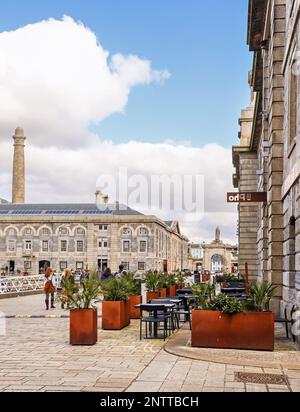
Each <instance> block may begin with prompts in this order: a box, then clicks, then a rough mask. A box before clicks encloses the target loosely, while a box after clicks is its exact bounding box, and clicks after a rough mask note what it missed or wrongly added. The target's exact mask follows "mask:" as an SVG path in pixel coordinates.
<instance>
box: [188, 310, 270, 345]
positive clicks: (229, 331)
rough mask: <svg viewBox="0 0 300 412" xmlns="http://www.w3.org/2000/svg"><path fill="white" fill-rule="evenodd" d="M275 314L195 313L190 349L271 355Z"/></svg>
mask: <svg viewBox="0 0 300 412" xmlns="http://www.w3.org/2000/svg"><path fill="white" fill-rule="evenodd" d="M274 329H275V328H274V313H273V312H243V313H237V314H234V315H227V314H224V313H222V312H217V311H205V310H194V311H193V314H192V347H200V348H218V349H221V348H222V349H248V350H262V351H274V340H275V330H274Z"/></svg>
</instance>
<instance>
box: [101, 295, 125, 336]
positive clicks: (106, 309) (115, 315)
mask: <svg viewBox="0 0 300 412" xmlns="http://www.w3.org/2000/svg"><path fill="white" fill-rule="evenodd" d="M129 324H130V305H129V301H128V302H113V301H107V302H102V329H103V330H121V329H123V328H125V327H126V326H128V325H129Z"/></svg>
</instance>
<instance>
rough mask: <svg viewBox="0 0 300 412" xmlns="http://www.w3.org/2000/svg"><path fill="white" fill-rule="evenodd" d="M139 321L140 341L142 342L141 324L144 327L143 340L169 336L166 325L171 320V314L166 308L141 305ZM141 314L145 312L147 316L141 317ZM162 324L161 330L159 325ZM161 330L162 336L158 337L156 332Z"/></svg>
mask: <svg viewBox="0 0 300 412" xmlns="http://www.w3.org/2000/svg"><path fill="white" fill-rule="evenodd" d="M140 309H141V313H142V316H141V319H140V340H142V335H143V324H145V325H146V336H145V337H144V338H145V339H162V338H163V339H164V340H166V338H167V337H168V334H169V335H170V330H169V327H168V323H169V321H170V318H171V314H170V312H169V311H168V309H167V308H166V306H164V305H162V304H159V305H156V304H147V305H141V306H140ZM143 312H147V313H148V316H145V317H144V316H143ZM161 324H163V327H162V329H161V327H160V325H161ZM148 327H149V335H148ZM159 330H163V332H164V334H163V337H160V336H159V335H158V331H159Z"/></svg>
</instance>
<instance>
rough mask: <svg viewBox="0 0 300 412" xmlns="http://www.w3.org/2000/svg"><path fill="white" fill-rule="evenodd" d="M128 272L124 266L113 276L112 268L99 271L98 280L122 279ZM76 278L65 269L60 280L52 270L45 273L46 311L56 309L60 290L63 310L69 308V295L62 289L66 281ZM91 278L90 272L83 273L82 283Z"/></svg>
mask: <svg viewBox="0 0 300 412" xmlns="http://www.w3.org/2000/svg"><path fill="white" fill-rule="evenodd" d="M126 273H127V272H126V271H125V270H124V266H123V265H120V266H119V270H118V272H116V273H115V274H112V271H111V270H110V268H106V269H105V270H104V271H100V270H99V271H98V274H97V275H98V278H99V280H107V279H110V278H111V277H117V278H118V277H121V276H122V275H124V274H126ZM72 278H74V273H73V271H72V270H70V269H65V270H64V273H63V275H62V277H61V278H60V279H59V278H58V276H57V275H56V273H55V272H54V270H53V269H52V268H47V270H46V272H45V284H44V292H45V305H46V310H49V309H55V306H54V303H55V292H57V290H58V289H60V294H61V299H60V300H61V308H62V309H64V308H65V306H66V305H67V308H68V298H67V293H66V291H65V289H64V287H63V286H62V287H61V284H62V283H63V280H64V279H72ZM88 278H89V272H88V271H86V272H82V273H81V274H80V283H81V284H82V283H83V282H84V280H86V279H88Z"/></svg>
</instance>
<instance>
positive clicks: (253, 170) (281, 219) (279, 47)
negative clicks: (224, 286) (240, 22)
mask: <svg viewBox="0 0 300 412" xmlns="http://www.w3.org/2000/svg"><path fill="white" fill-rule="evenodd" d="M299 15H300V4H299V1H298V0H250V1H249V18H248V44H249V48H250V51H251V52H253V55H254V58H253V68H252V74H251V79H250V85H251V88H252V91H253V104H252V106H251V111H252V112H253V115H252V114H251V111H249V116H248V119H249V120H248V123H249V125H250V124H251V130H250V132H249V130H247V131H243V130H242V131H241V145H240V147H238V148H234V149H233V150H234V154H233V157H234V164H235V167H236V174H235V176H234V183H235V187H237V188H239V189H240V190H245V191H247V190H249V191H258V192H266V193H267V202H266V203H259V204H257V205H255V204H253V205H251V206H250V207H249V209H247V208H245V209H243V207H242V206H240V230H241V234H242V233H245V235H244V236H245V237H246V239H247V241H246V243H247V244H248V245H249V250H250V245H251V247H252V246H254V243H255V242H256V247H255V249H253V250H255V254H254V253H250V254H249V255H247V253H246V248H245V247H244V244H243V241H242V237H243V236H240V244H239V248H240V259H241V260H243V261H244V260H248V259H249V262H251V271H252V270H253V271H254V268H255V265H256V275H255V278H258V279H265V280H268V281H271V282H273V283H275V284H276V285H277V291H276V297H275V299H273V302H272V309H273V310H274V311H275V312H277V313H279V312H280V311H282V310H283V308H284V307H285V306H286V305H287V304H298V306H299V305H300V184H299V176H300V156H299V154H300V137H299V131H300V129H299V127H300V123H299V121H300V106H299V94H300V82H299V74H300V71H299V67H300V66H299V45H300V43H299V42H300V37H299V36H300V26H299ZM251 117H252V120H251ZM247 169H248V172H249V175H251V176H252V177H251V179H250V178H249V179H248V181H249V185H248V184H246V181H247V179H246V178H245V176H246V175H247V174H248V173H246V172H245V171H246V170H247ZM256 209H257V210H256ZM256 213H257V215H256ZM256 216H257V218H256ZM255 219H256V223H255ZM246 221H247V222H248V223H249V225H250V226H249V228H251V231H248V232H247V231H246V229H245V222H246ZM255 229H256V232H257V235H255V234H254V232H255ZM246 232H247V233H246ZM252 273H253V272H252Z"/></svg>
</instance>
